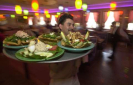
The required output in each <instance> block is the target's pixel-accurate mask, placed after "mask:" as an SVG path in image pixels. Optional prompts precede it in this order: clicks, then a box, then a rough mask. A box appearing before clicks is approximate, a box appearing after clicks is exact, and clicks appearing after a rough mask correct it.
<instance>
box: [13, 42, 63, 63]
mask: <svg viewBox="0 0 133 85" xmlns="http://www.w3.org/2000/svg"><path fill="white" fill-rule="evenodd" d="M63 53H64V49H62V48H60V47H58V46H57V45H54V46H52V45H48V44H45V43H43V42H41V41H37V42H36V41H31V42H30V44H29V45H28V47H27V48H23V49H20V50H19V51H17V52H16V54H15V56H16V58H18V59H20V60H22V61H29V62H34V61H48V60H52V59H56V58H60V57H61V55H62V54H63Z"/></svg>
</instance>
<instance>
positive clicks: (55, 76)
mask: <svg viewBox="0 0 133 85" xmlns="http://www.w3.org/2000/svg"><path fill="white" fill-rule="evenodd" d="M58 25H59V28H60V29H61V31H62V32H64V34H65V35H67V34H68V33H69V30H72V29H74V21H73V17H72V16H71V15H70V14H68V13H65V14H63V15H62V16H61V17H60V18H59V21H58ZM80 63H81V60H80V59H77V60H72V61H67V62H61V63H54V64H50V77H51V81H50V85H80V83H79V80H78V77H77V72H78V69H79V66H80Z"/></svg>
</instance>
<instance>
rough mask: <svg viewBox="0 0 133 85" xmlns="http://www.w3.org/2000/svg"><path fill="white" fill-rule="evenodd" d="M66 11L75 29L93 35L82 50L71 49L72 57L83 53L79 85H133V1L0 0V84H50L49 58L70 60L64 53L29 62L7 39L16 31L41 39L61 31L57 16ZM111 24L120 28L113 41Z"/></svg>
mask: <svg viewBox="0 0 133 85" xmlns="http://www.w3.org/2000/svg"><path fill="white" fill-rule="evenodd" d="M65 13H66V14H71V15H72V16H73V20H74V30H75V31H78V32H80V33H81V34H82V35H85V36H86V35H87V33H89V38H88V40H89V41H90V42H91V43H93V45H94V47H92V48H91V49H90V48H89V49H88V50H85V51H83V52H84V54H83V52H81V53H80V52H77V53H76V52H74V53H73V52H70V53H72V54H73V55H72V57H73V56H74V55H75V56H76V55H77V56H78V55H80V54H83V55H82V57H81V55H80V57H79V58H80V59H81V60H82V61H81V65H80V67H79V69H78V70H79V71H78V73H77V75H78V79H79V82H80V85H133V81H132V79H133V72H132V71H133V58H132V57H133V0H0V67H1V69H0V85H49V84H50V79H51V78H50V75H49V74H50V68H49V67H50V66H49V64H50V62H52V63H56V61H57V62H59V61H60V62H59V63H61V62H67V61H71V60H72V58H71V59H67V58H66V61H65V59H64V60H62V61H61V59H63V57H64V56H63V54H62V55H60V57H61V58H58V59H59V60H58V59H52V58H51V60H50V61H49V60H48V61H47V60H44V61H41V62H39V61H34V59H33V61H25V60H21V59H17V58H16V57H12V56H11V55H16V54H15V53H14V54H13V52H17V51H18V50H19V49H16V47H15V46H14V47H13V48H11V47H12V46H11V47H10V46H9V45H8V44H7V45H5V43H4V41H5V40H6V38H7V37H9V36H12V35H14V34H15V33H17V32H18V31H23V32H26V33H27V34H28V35H30V36H34V37H35V38H37V40H38V41H37V42H40V41H39V36H40V35H43V34H50V33H59V34H60V31H61V30H60V28H59V26H58V20H59V18H60V17H61V16H62V15H63V14H65ZM113 22H115V27H116V28H118V29H119V31H118V34H119V37H116V38H115V40H113V39H114V37H115V36H113V35H115V33H113V32H112V29H113ZM18 35H19V34H18ZM60 36H62V35H60ZM62 39H63V37H62ZM116 41H117V42H116ZM114 42H116V45H114ZM90 46H91V45H90ZM59 47H60V46H59ZM88 47H89V46H88ZM114 48H115V52H114ZM77 49H78V48H77ZM81 49H82V48H81ZM67 53H69V51H68V50H67V49H65V52H64V55H65V56H69V55H67ZM112 54H113V58H112V57H111V58H110V56H111V55H112ZM73 60H76V57H75V59H74V58H73ZM60 70H62V69H60ZM52 85H53V84H52ZM62 85H64V84H62ZM65 85H66V84H65Z"/></svg>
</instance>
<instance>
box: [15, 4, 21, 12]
mask: <svg viewBox="0 0 133 85" xmlns="http://www.w3.org/2000/svg"><path fill="white" fill-rule="evenodd" d="M15 11H16V14H22V8H21V6H20V5H16V6H15Z"/></svg>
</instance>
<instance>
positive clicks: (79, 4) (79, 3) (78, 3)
mask: <svg viewBox="0 0 133 85" xmlns="http://www.w3.org/2000/svg"><path fill="white" fill-rule="evenodd" d="M75 7H76V9H81V7H82V0H75Z"/></svg>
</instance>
